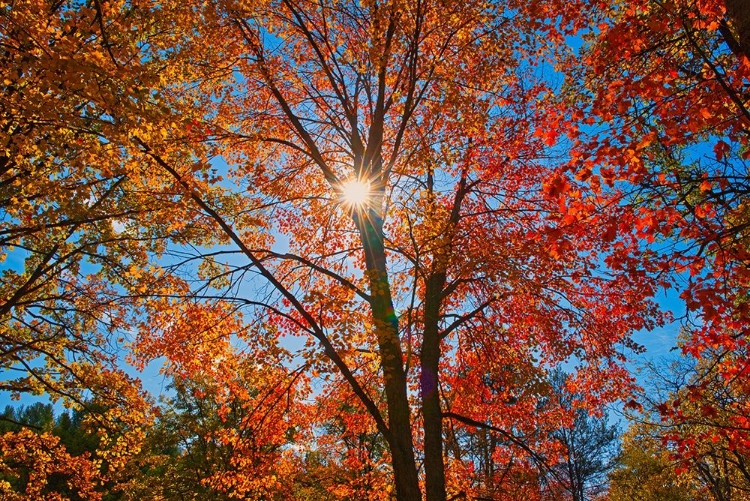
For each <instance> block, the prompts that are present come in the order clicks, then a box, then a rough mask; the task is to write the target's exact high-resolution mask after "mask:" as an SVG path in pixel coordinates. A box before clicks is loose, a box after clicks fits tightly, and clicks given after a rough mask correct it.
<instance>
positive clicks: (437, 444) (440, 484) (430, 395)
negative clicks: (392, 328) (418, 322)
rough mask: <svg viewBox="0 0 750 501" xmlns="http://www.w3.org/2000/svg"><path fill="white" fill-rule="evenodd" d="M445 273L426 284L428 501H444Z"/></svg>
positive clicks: (424, 365)
mask: <svg viewBox="0 0 750 501" xmlns="http://www.w3.org/2000/svg"><path fill="white" fill-rule="evenodd" d="M444 286H445V272H439V273H436V274H434V275H431V276H430V278H429V280H428V281H427V290H426V294H425V312H424V324H425V325H424V337H423V340H422V352H421V354H420V362H421V366H422V373H421V375H420V391H421V396H422V418H423V419H424V469H425V491H426V494H427V501H445V500H446V498H447V494H446V491H445V464H444V462H443V414H442V411H441V409H440V392H439V374H440V372H439V363H440V333H439V331H438V321H439V315H440V303H441V294H442V291H443V287H444Z"/></svg>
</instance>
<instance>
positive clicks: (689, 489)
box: [608, 422, 705, 501]
mask: <svg viewBox="0 0 750 501" xmlns="http://www.w3.org/2000/svg"><path fill="white" fill-rule="evenodd" d="M655 432H656V428H654V427H648V425H646V426H642V425H639V424H638V423H635V422H633V423H631V426H630V428H629V429H628V431H627V433H626V434H625V436H624V437H623V449H622V453H621V454H620V457H619V458H618V462H617V466H616V468H615V469H614V470H613V471H612V472H611V473H610V475H609V484H610V487H609V493H608V494H609V499H611V500H612V501H626V500H628V501H692V500H698V499H705V493H704V492H702V491H701V489H700V486H699V483H698V482H697V481H695V480H694V478H691V476H689V475H678V474H677V471H676V470H675V465H674V463H673V462H672V461H671V460H670V459H669V450H668V449H666V448H664V447H663V445H662V443H661V441H660V440H659V438H658V436H656V435H657V434H656V433H655Z"/></svg>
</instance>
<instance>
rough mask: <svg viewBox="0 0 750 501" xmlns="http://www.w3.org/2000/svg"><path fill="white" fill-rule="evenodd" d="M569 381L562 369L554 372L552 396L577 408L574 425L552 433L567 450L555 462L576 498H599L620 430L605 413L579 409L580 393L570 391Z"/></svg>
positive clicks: (568, 407)
mask: <svg viewBox="0 0 750 501" xmlns="http://www.w3.org/2000/svg"><path fill="white" fill-rule="evenodd" d="M566 380H567V376H566V375H565V373H563V372H556V373H555V374H553V375H552V381H551V384H552V388H553V393H552V395H553V396H554V397H557V398H558V399H559V400H560V405H561V406H563V407H564V408H567V409H571V408H573V410H574V414H573V416H574V417H573V422H572V424H571V426H569V427H568V426H564V427H562V428H560V429H559V430H557V431H554V432H553V433H552V436H553V437H554V438H555V439H557V440H559V441H560V443H561V444H562V445H563V451H564V460H563V462H562V464H559V465H555V469H556V470H557V471H558V472H559V474H560V476H561V477H562V478H563V479H564V484H565V488H566V490H568V491H569V492H570V494H571V495H572V499H573V500H574V501H585V500H587V499H598V496H599V495H601V494H602V493H603V492H604V491H605V490H606V477H607V474H608V473H609V472H610V470H612V468H613V467H614V460H615V458H616V457H617V454H618V445H619V438H620V432H619V430H618V428H617V426H614V425H611V424H610V423H609V418H608V416H607V414H606V413H604V414H603V415H602V416H600V417H594V416H591V415H589V412H588V411H587V410H586V409H585V408H584V409H580V408H578V409H576V408H575V406H576V405H577V400H579V399H580V396H578V395H575V394H570V393H569V391H568V390H567V388H566Z"/></svg>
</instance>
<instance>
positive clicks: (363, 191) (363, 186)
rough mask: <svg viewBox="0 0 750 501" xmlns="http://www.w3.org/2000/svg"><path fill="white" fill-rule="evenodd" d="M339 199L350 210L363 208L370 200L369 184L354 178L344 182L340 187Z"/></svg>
mask: <svg viewBox="0 0 750 501" xmlns="http://www.w3.org/2000/svg"><path fill="white" fill-rule="evenodd" d="M341 198H342V201H343V202H344V204H345V205H348V206H349V207H351V208H354V209H361V208H363V207H364V206H365V205H367V203H368V201H369V200H370V183H369V182H368V181H363V180H361V179H356V178H353V179H350V180H348V181H345V182H344V183H343V184H342V185H341Z"/></svg>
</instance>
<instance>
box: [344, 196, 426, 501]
mask: <svg viewBox="0 0 750 501" xmlns="http://www.w3.org/2000/svg"><path fill="white" fill-rule="evenodd" d="M354 221H355V224H356V225H357V228H358V230H359V234H360V238H361V240H362V245H363V247H364V251H365V263H366V267H367V277H368V279H369V282H370V294H371V296H372V299H371V302H370V304H371V307H372V317H373V324H374V326H375V332H376V333H377V336H378V348H379V350H380V360H381V364H382V366H383V377H384V379H385V396H386V405H387V408H388V429H389V434H388V436H387V437H386V440H387V441H388V445H389V447H390V450H391V457H392V464H393V476H394V480H395V483H396V497H397V499H398V500H399V501H420V500H421V499H422V494H421V492H420V490H419V476H418V475H417V464H416V460H415V458H414V443H413V440H412V434H411V413H410V407H409V398H408V395H407V392H406V389H407V384H406V372H405V370H404V364H403V353H402V351H401V342H400V341H399V337H398V318H397V317H396V313H395V310H394V308H393V300H392V297H391V288H390V283H389V281H388V271H387V268H386V259H385V248H384V246H383V222H382V218H381V217H380V215H379V214H378V212H377V211H376V210H374V209H369V210H368V211H367V212H366V213H364V214H359V213H358V212H356V211H355V213H354Z"/></svg>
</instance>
